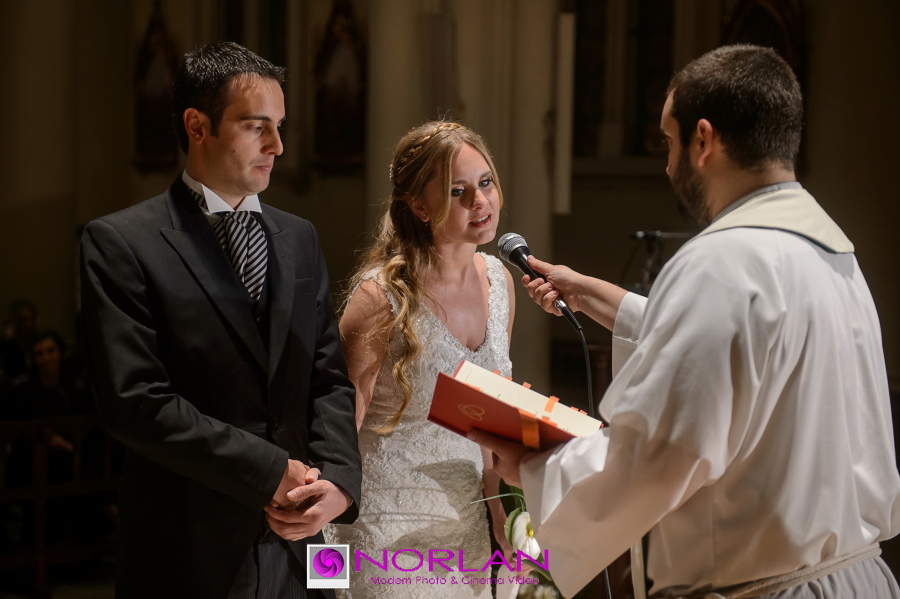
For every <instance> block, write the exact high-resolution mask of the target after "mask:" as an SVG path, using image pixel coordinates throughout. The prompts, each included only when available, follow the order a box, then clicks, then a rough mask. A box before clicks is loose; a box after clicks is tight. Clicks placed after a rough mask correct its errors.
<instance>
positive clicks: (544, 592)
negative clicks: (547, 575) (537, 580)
mask: <svg viewBox="0 0 900 599" xmlns="http://www.w3.org/2000/svg"><path fill="white" fill-rule="evenodd" d="M534 599H559V594H557V592H556V589H554V588H553V587H548V586H544V585H541V586H539V587H537V588H536V589H535V590H534Z"/></svg>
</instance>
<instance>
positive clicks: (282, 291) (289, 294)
mask: <svg viewBox="0 0 900 599" xmlns="http://www.w3.org/2000/svg"><path fill="white" fill-rule="evenodd" d="M262 220H263V223H264V226H265V227H266V229H267V230H268V231H269V235H270V238H271V241H272V243H271V245H270V246H269V263H268V270H267V272H266V276H267V277H268V279H269V382H271V381H272V377H273V376H275V371H276V370H277V367H278V363H279V362H280V361H281V352H282V351H283V350H284V344H285V340H286V339H287V335H288V330H289V329H290V325H291V315H292V314H293V311H294V253H293V251H292V249H293V248H291V245H290V241H289V239H288V235H287V234H286V233H284V231H282V230H281V228H280V227H279V226H278V225H277V224H276V223H275V221H274V220H272V218H271V217H270V216H269V215H268V214H267V213H266V212H265V211H263V213H262Z"/></svg>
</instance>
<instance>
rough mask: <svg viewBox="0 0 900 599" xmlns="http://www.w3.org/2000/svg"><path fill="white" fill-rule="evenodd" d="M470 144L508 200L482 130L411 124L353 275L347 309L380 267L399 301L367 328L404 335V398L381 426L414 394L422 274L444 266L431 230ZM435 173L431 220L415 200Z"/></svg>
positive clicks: (440, 220) (397, 369)
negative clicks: (437, 197)
mask: <svg viewBox="0 0 900 599" xmlns="http://www.w3.org/2000/svg"><path fill="white" fill-rule="evenodd" d="M465 144H468V145H470V146H472V147H473V148H475V149H476V150H478V152H480V153H481V155H482V156H484V159H485V161H486V162H487V164H488V166H489V167H490V169H491V174H492V177H493V179H494V185H495V186H496V188H497V194H498V196H499V199H500V205H501V206H502V205H503V192H502V191H501V188H500V179H499V177H498V175H497V169H496V168H495V167H494V161H493V158H491V154H490V151H489V150H488V148H487V144H486V143H485V142H484V140H483V139H482V138H481V136H480V135H478V134H477V133H475V132H474V131H472V130H471V129H469V128H468V127H466V126H464V125H461V124H460V123H456V122H452V121H430V122H427V123H425V124H423V125H420V126H418V127H416V128H414V129H412V130H410V131H409V132H408V133H407V134H406V135H404V136H403V137H402V138H401V139H400V141H399V142H398V143H397V147H396V148H395V149H394V158H393V161H392V162H391V166H390V170H389V174H390V178H391V182H392V183H393V187H392V189H391V194H390V196H388V198H387V200H386V203H387V210H386V211H385V214H384V216H382V218H381V222H380V224H379V226H378V233H377V235H376V237H375V242H374V243H373V245H372V247H371V248H369V250H368V252H366V253H365V255H364V257H363V259H362V260H361V262H360V265H359V266H358V267H357V269H356V271H355V272H354V274H353V275H352V277H351V278H350V283H349V286H348V293H347V294H346V296H345V297H344V300H343V303H342V310H341V311H342V312H343V310H345V309H346V307H347V303H348V302H349V301H350V296H351V295H352V294H353V292H354V291H355V290H356V289H357V288H358V287H359V285H360V283H362V282H363V280H364V279H365V276H366V274H367V273H368V272H370V271H371V270H372V269H376V268H379V269H381V275H380V278H381V281H382V282H383V283H384V285H385V287H386V288H387V290H388V291H389V292H390V293H391V294H392V295H393V296H394V298H395V299H396V301H397V310H396V312H395V313H394V312H392V313H391V315H390V316H389V317H387V318H385V319H384V322H382V323H379V325H378V326H376V327H375V329H374V330H372V331H369V333H368V336H369V338H372V337H376V336H381V335H384V337H385V338H387V339H392V338H394V337H395V336H396V335H398V334H399V335H400V336H401V337H402V339H403V344H402V349H401V350H400V355H399V356H398V358H397V360H396V362H394V367H393V373H392V374H393V376H394V380H395V381H396V382H397V385H398V386H399V387H400V389H401V391H402V392H403V402H402V404H401V405H400V408H399V410H398V411H397V413H396V414H395V415H394V416H393V417H392V419H391V421H390V422H389V423H388V424H387V425H386V426H385V427H383V428H381V429H378V432H382V433H387V432H390V431H391V430H393V429H394V427H396V426H397V423H399V422H400V418H401V417H402V416H403V413H404V411H406V408H407V406H408V405H409V401H410V398H411V397H412V383H411V382H410V379H409V377H408V375H407V371H408V369H409V366H410V365H411V363H412V362H413V360H415V359H416V357H418V356H419V354H420V353H421V351H422V347H421V343H420V342H419V338H418V336H417V335H416V332H415V329H414V327H413V321H414V319H415V317H416V314H417V313H418V312H419V309H420V307H421V305H422V301H423V297H424V295H425V294H426V291H425V289H424V288H423V283H422V278H423V276H424V274H425V273H426V272H428V271H429V270H432V269H433V270H436V271H438V272H440V269H441V264H440V256H439V255H438V253H437V251H436V250H435V248H434V242H433V237H432V235H433V233H434V232H435V231H438V230H440V228H441V227H442V226H443V225H444V223H445V222H446V220H447V215H448V213H449V211H450V200H451V198H450V180H451V173H452V168H451V167H452V163H453V159H454V158H455V157H456V155H457V154H458V153H459V150H460V149H461V148H462V147H463V145H465ZM435 177H437V178H438V180H439V181H440V183H441V187H440V189H441V198H442V200H443V201H442V202H441V203H440V204H439V205H438V207H437V209H436V210H434V212H433V213H432V214H430V215H429V216H430V219H429V222H427V223H426V222H423V220H422V219H421V218H419V217H418V216H417V215H416V214H415V213H414V211H413V209H412V206H411V203H412V202H413V201H415V200H416V199H420V200H424V198H425V193H426V187H427V186H428V184H429V183H430V182H431V181H432V180H433V179H434V178H435ZM385 333H387V334H386V335H385Z"/></svg>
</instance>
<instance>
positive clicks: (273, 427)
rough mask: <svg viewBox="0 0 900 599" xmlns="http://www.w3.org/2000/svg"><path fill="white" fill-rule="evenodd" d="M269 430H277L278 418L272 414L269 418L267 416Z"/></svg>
mask: <svg viewBox="0 0 900 599" xmlns="http://www.w3.org/2000/svg"><path fill="white" fill-rule="evenodd" d="M269 430H270V431H272V432H273V433H274V432H275V431H277V430H278V418H277V417H275V416H272V417H271V418H269Z"/></svg>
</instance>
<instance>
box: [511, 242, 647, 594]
mask: <svg viewBox="0 0 900 599" xmlns="http://www.w3.org/2000/svg"><path fill="white" fill-rule="evenodd" d="M497 246H498V248H499V250H500V257H501V258H503V260H505V261H506V262H508V263H509V264H512V265H514V266H516V267H517V268H518V269H519V270H520V271H522V273H523V274H526V275H528V276H529V277H531V278H532V279H535V278H541V279H544V280H545V281H546V280H547V277H545V276H542V275H541V274H540V273H537V272H535V271H534V270H532V269H531V267H530V266H528V256H529V255H530V254H531V252H529V251H528V245H527V244H526V243H525V238H524V237H522V236H521V235H518V234H516V233H505V234H504V235H503V236H501V237H500V240H499V241H498V242H497ZM632 255H633V252H632ZM629 262H630V260H629ZM556 306H557V309H559V310H560V312H561V313H562V314H563V315H564V316H565V317H566V320H568V321H569V323H570V324H571V325H572V328H574V329H575V330H576V331H577V332H578V335H579V337H581V348H582V350H583V352H584V373H585V378H586V379H587V394H588V402H587V408H588V416H590V417H591V418H595V419H596V418H597V417H596V415H595V410H594V385H593V381H592V377H591V372H592V370H593V369H592V368H591V352H590V350H589V349H588V344H587V338H586V337H585V336H584V329H583V328H582V326H581V323H579V322H578V319H577V318H575V314H574V313H573V312H572V311H571V310H569V309H568V306H566V304H565V302H563V301H562V297H560V299H559V300H557V302H556ZM563 307H565V309H563ZM600 426H601V427H604V426H609V423H608V422H606V421H605V420H603V419H602V418H600ZM602 575H603V585H604V587H605V589H604V590H605V591H606V598H607V599H613V596H612V588H611V586H610V583H609V568H603V572H602Z"/></svg>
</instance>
